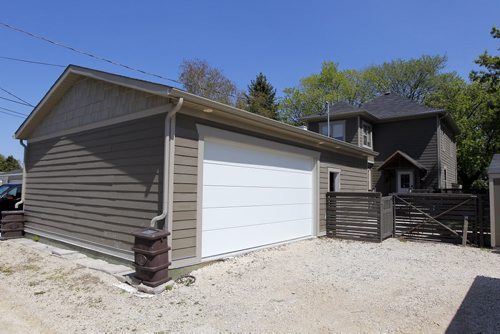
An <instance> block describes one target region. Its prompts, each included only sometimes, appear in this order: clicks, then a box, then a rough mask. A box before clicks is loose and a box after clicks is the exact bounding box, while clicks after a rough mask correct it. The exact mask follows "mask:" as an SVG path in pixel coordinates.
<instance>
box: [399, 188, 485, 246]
mask: <svg viewBox="0 0 500 334" xmlns="http://www.w3.org/2000/svg"><path fill="white" fill-rule="evenodd" d="M393 197H394V213H395V217H394V222H395V233H396V236H399V237H405V238H409V239H417V240H431V241H444V242H450V243H461V242H463V240H462V237H463V235H464V233H463V232H464V226H468V227H467V231H466V242H468V243H472V244H476V245H481V246H482V244H483V240H484V232H485V226H484V220H483V219H482V217H481V216H482V215H481V213H480V207H479V205H478V198H477V196H475V195H469V194H420V193H413V194H393ZM466 220H467V224H465V221H466Z"/></svg>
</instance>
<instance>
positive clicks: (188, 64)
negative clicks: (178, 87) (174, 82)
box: [179, 59, 238, 105]
mask: <svg viewBox="0 0 500 334" xmlns="http://www.w3.org/2000/svg"><path fill="white" fill-rule="evenodd" d="M179 81H180V82H182V84H183V85H184V89H185V90H187V91H188V92H190V93H193V94H196V95H199V96H203V97H206V98H208V99H211V100H214V101H218V102H221V103H225V104H230V105H235V104H236V103H237V95H238V89H237V87H236V84H234V82H232V81H231V80H229V79H228V78H226V76H224V74H223V73H222V71H221V70H219V69H218V68H215V67H212V66H210V65H209V64H208V62H207V61H205V60H200V59H194V60H184V61H183V62H182V64H181V66H180V75H179Z"/></svg>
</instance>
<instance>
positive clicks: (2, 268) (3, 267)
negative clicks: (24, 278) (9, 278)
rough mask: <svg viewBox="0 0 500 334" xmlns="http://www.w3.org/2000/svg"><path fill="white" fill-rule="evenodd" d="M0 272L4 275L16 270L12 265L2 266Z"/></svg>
mask: <svg viewBox="0 0 500 334" xmlns="http://www.w3.org/2000/svg"><path fill="white" fill-rule="evenodd" d="M0 273H2V274H4V275H12V274H13V273H14V271H13V270H12V268H11V267H6V266H0Z"/></svg>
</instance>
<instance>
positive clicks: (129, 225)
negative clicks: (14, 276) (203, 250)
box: [25, 116, 164, 257]
mask: <svg viewBox="0 0 500 334" xmlns="http://www.w3.org/2000/svg"><path fill="white" fill-rule="evenodd" d="M163 118H164V116H163V117H162V116H154V117H150V118H145V119H140V120H135V121H131V122H126V123H121V124H119V125H114V126H109V127H104V128H99V129H95V130H91V131H86V132H82V133H76V134H72V135H68V136H64V137H58V138H55V139H49V140H46V141H41V142H34V143H29V144H28V150H27V161H26V170H27V182H26V183H27V186H26V205H25V211H26V214H25V217H26V228H27V230H28V231H29V232H32V233H35V234H36V233H38V234H44V233H48V234H51V235H53V236H56V237H60V238H65V239H66V238H71V239H74V240H78V241H81V242H84V243H94V244H96V245H100V246H104V247H107V248H108V249H110V250H112V251H113V252H117V253H120V254H122V256H127V255H128V256H129V257H131V255H132V251H131V248H132V244H133V237H132V235H131V233H132V232H133V231H135V230H137V229H139V228H141V227H146V226H149V223H150V220H151V218H153V217H154V216H156V215H158V214H159V213H161V211H162V208H161V203H162V199H161V195H159V194H161V193H162V190H161V186H160V185H161V184H162V175H163V149H164V127H163Z"/></svg>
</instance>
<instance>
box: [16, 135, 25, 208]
mask: <svg viewBox="0 0 500 334" xmlns="http://www.w3.org/2000/svg"><path fill="white" fill-rule="evenodd" d="M19 143H20V144H21V146H22V147H23V184H22V187H23V189H22V191H21V200H20V201H19V202H17V203H16V204H15V205H14V208H16V209H18V208H19V206H20V205H21V204H23V203H24V198H25V194H26V144H25V143H23V140H22V139H19Z"/></svg>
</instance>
